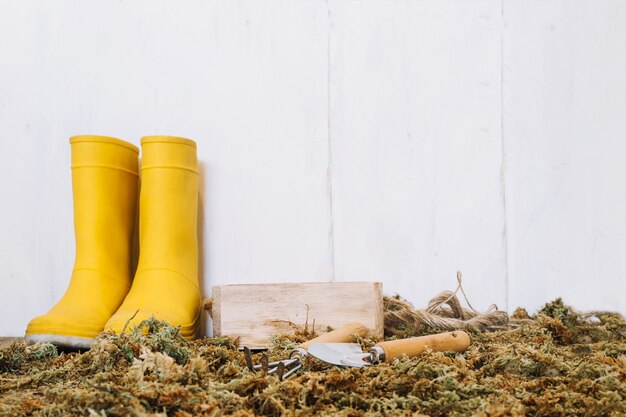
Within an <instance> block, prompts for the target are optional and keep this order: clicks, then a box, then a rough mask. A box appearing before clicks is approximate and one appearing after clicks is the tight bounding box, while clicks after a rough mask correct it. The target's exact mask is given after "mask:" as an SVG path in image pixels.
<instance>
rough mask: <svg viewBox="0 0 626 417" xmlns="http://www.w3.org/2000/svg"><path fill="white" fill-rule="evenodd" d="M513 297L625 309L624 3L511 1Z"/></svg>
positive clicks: (508, 134)
mask: <svg viewBox="0 0 626 417" xmlns="http://www.w3.org/2000/svg"><path fill="white" fill-rule="evenodd" d="M504 15H505V19H506V28H507V29H506V31H505V43H504V46H505V51H506V53H505V74H504V79H505V88H504V97H505V100H504V110H505V114H506V119H505V127H506V131H505V134H504V136H505V144H506V184H507V212H508V219H509V221H508V226H509V229H508V230H509V238H510V244H509V250H510V252H509V262H510V270H509V272H510V298H511V303H512V305H526V306H528V307H530V308H531V309H535V308H538V307H540V306H541V304H542V303H544V302H546V301H548V300H550V299H552V298H554V297H557V296H562V297H563V298H564V299H565V301H566V302H568V303H570V304H572V305H575V306H577V307H579V308H581V309H596V310H597V309H609V310H610V309H614V310H621V311H622V312H623V313H625V312H626V304H625V303H624V294H625V293H626V280H624V277H625V276H626V256H625V254H626V186H625V184H624V181H625V179H626V165H625V164H624V156H625V155H626V139H625V133H624V132H626V110H625V109H626V25H624V22H626V4H625V3H624V2H620V1H600V2H598V1H580V0H573V1H533V2H517V1H506V2H505V6H504Z"/></svg>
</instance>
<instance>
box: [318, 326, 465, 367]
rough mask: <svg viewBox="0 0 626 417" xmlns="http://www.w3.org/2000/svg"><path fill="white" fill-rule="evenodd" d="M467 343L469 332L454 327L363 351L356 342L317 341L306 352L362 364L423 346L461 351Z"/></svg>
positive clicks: (387, 359)
mask: <svg viewBox="0 0 626 417" xmlns="http://www.w3.org/2000/svg"><path fill="white" fill-rule="evenodd" d="M469 345H470V337H469V335H468V334H467V333H465V332H464V331H460V330H457V331H453V332H447V333H439V334H431V335H428V336H420V337H411V338H409V339H401V340H391V341H388V342H381V343H379V344H377V345H375V346H374V347H372V348H371V349H370V350H369V351H368V352H363V349H361V345H359V344H358V343H317V344H314V345H312V346H311V347H309V354H310V355H313V356H315V357H316V358H318V359H320V360H322V361H324V362H328V363H332V364H333V365H340V366H352V367H363V366H371V365H377V364H379V363H381V362H392V361H393V360H394V359H396V358H400V357H402V356H408V357H409V358H412V357H415V356H417V355H419V354H420V353H422V352H423V351H424V350H426V349H430V350H432V351H435V352H463V351H464V350H465V349H467V347H468V346H469Z"/></svg>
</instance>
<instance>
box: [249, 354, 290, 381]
mask: <svg viewBox="0 0 626 417" xmlns="http://www.w3.org/2000/svg"><path fill="white" fill-rule="evenodd" d="M243 355H244V358H245V360H246V366H247V367H248V369H249V370H251V371H252V372H258V371H263V372H265V373H266V374H267V375H276V376H277V377H278V379H280V380H283V379H285V378H288V377H289V376H291V375H293V374H294V373H295V372H297V371H298V370H299V369H300V368H302V364H301V362H300V361H301V358H302V356H301V355H294V357H291V358H289V359H284V360H281V361H272V362H270V361H269V357H268V355H267V353H265V352H263V353H262V354H261V359H260V363H259V364H257V365H255V364H254V362H252V351H251V350H250V349H249V348H247V347H244V348H243Z"/></svg>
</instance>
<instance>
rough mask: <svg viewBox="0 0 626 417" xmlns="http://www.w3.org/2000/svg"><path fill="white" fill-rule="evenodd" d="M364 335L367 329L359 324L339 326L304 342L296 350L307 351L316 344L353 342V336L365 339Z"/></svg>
mask: <svg viewBox="0 0 626 417" xmlns="http://www.w3.org/2000/svg"><path fill="white" fill-rule="evenodd" d="M366 334H367V329H366V328H365V326H363V325H362V324H361V323H356V322H354V323H348V324H346V325H345V326H341V327H339V328H337V329H335V330H333V331H330V332H328V333H324V334H323V335H320V336H317V337H316V338H315V339H311V340H309V341H307V342H304V343H302V344H300V345H299V346H298V348H300V349H304V350H308V349H309V348H310V347H311V346H312V345H314V344H316V343H343V342H354V336H355V335H356V336H360V337H365V335H366Z"/></svg>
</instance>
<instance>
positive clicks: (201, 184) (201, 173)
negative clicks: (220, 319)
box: [198, 161, 211, 336]
mask: <svg viewBox="0 0 626 417" xmlns="http://www.w3.org/2000/svg"><path fill="white" fill-rule="evenodd" d="M205 172H206V169H205V164H204V162H202V161H198V284H199V285H200V295H201V296H202V298H203V299H204V298H205V297H206V296H207V295H206V292H205V288H204V287H205V282H204V262H205V260H204V255H205V253H206V252H205V250H204V242H205V240H204V233H205V229H204V227H205V226H204V192H205V181H204V178H205ZM207 314H208V313H207V312H206V311H205V310H202V311H201V313H200V327H199V329H198V331H199V334H198V336H208V335H209V334H210V330H211V329H210V327H209V318H208V317H207Z"/></svg>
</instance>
